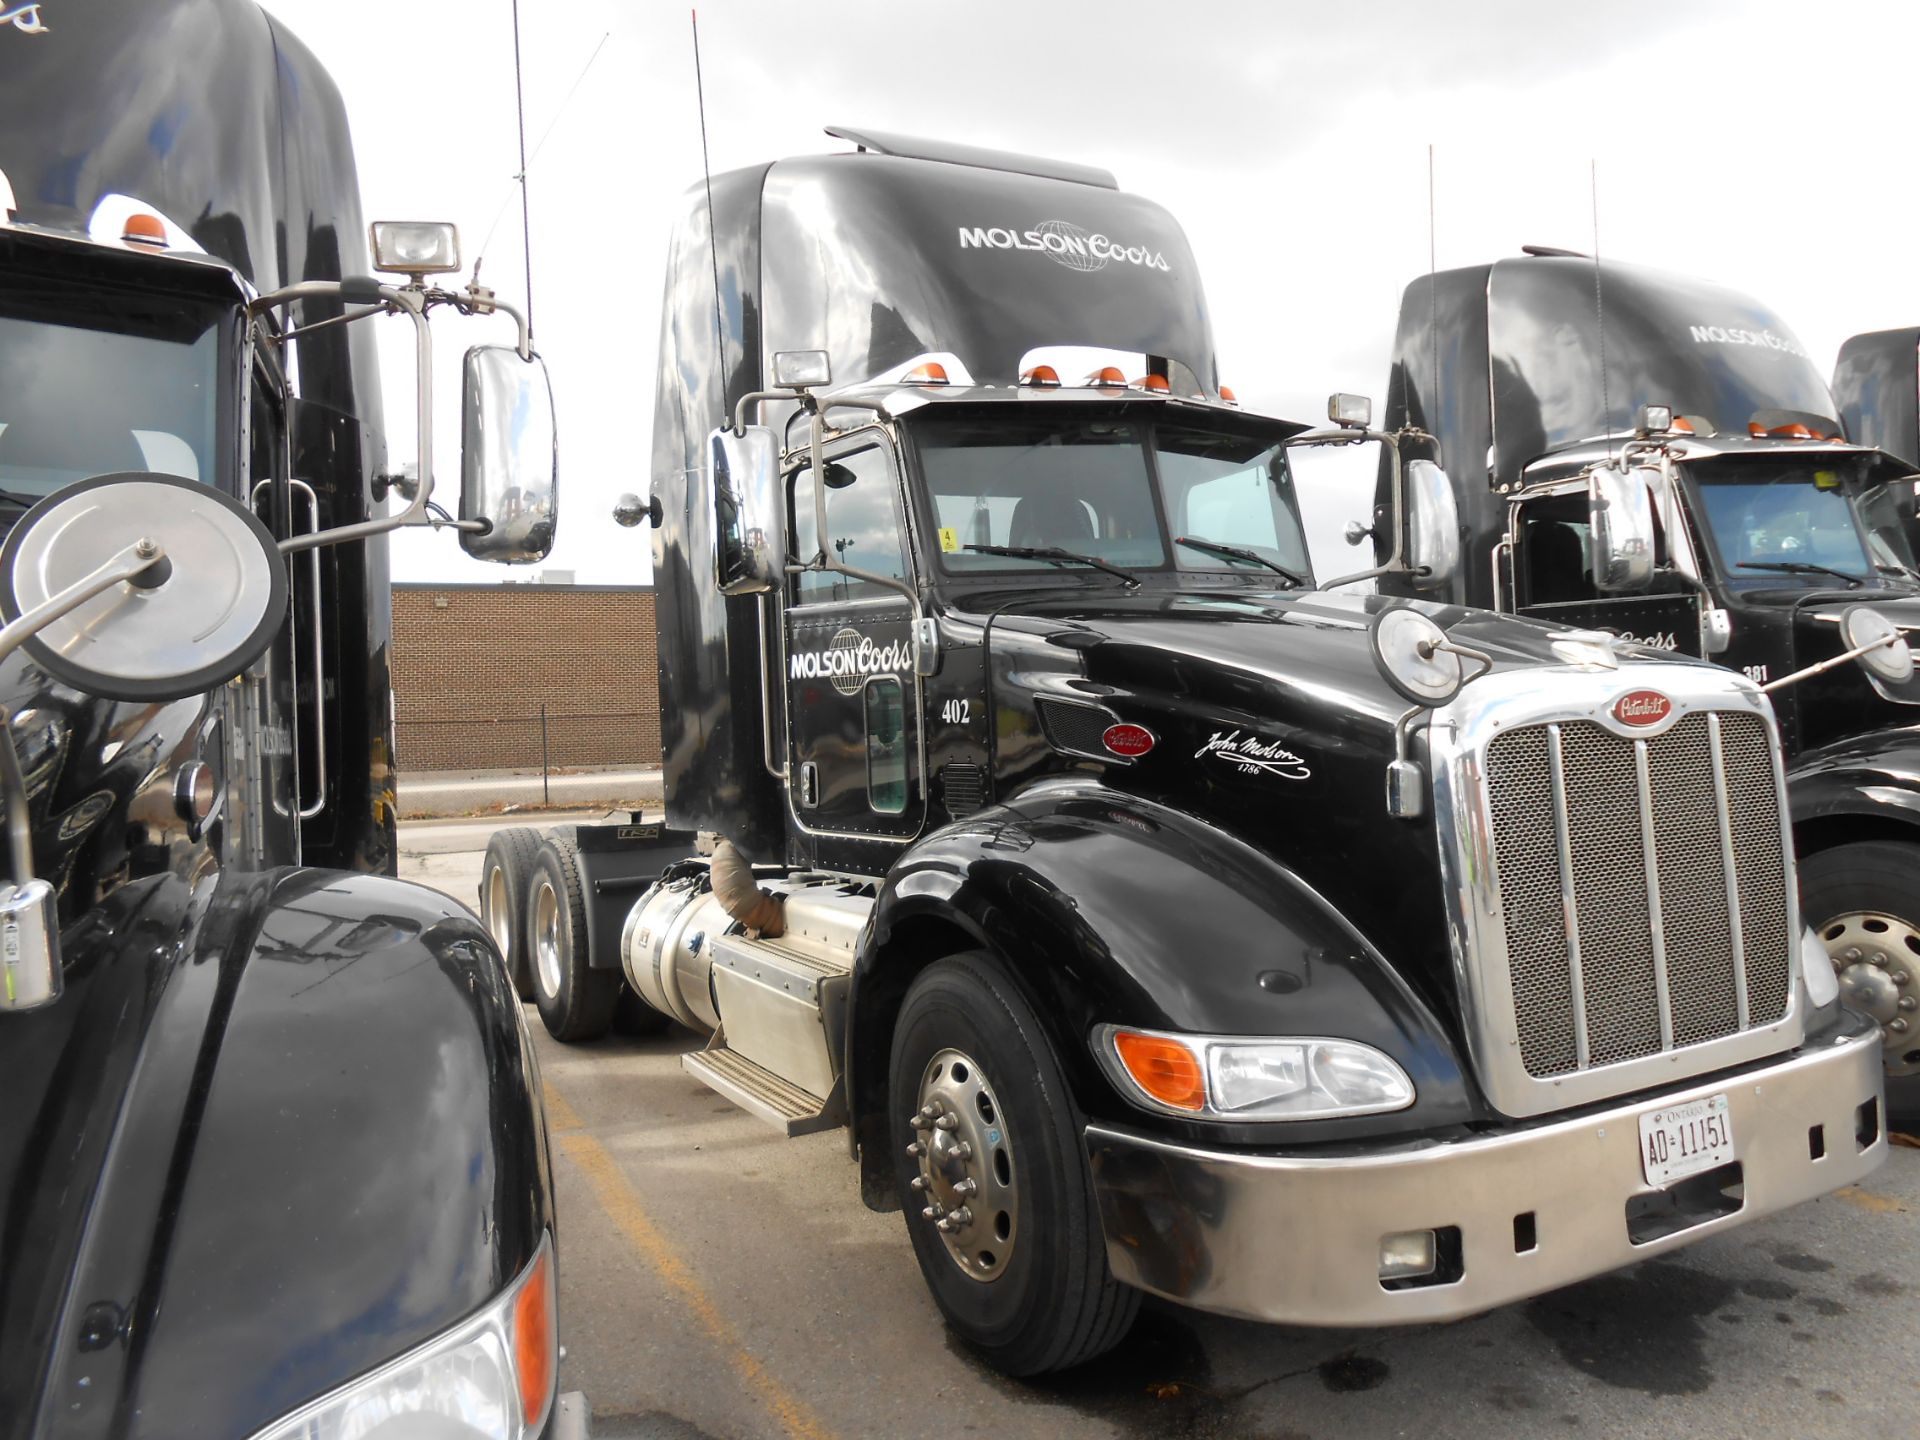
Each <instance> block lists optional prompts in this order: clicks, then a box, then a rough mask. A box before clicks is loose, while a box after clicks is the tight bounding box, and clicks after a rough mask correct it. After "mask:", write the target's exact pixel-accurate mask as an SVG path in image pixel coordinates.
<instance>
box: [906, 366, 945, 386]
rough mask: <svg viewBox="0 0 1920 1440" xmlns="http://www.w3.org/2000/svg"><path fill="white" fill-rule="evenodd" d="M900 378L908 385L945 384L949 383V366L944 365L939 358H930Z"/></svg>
mask: <svg viewBox="0 0 1920 1440" xmlns="http://www.w3.org/2000/svg"><path fill="white" fill-rule="evenodd" d="M900 380H901V383H902V384H906V385H945V384H946V383H947V367H946V366H944V365H942V364H941V363H940V362H939V361H938V360H929V361H928V362H927V363H926V364H924V365H916V366H914V367H913V369H911V370H909V371H908V372H907V373H906V374H905V375H902V376H901V377H900Z"/></svg>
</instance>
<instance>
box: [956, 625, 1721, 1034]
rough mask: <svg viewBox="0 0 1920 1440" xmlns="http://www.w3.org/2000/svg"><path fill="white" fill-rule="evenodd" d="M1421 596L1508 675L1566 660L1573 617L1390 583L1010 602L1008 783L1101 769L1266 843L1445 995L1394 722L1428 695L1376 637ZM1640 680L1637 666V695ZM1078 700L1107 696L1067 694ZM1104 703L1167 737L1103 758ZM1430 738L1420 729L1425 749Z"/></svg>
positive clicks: (1007, 789) (1001, 643)
mask: <svg viewBox="0 0 1920 1440" xmlns="http://www.w3.org/2000/svg"><path fill="white" fill-rule="evenodd" d="M1409 603H1412V604H1414V605H1416V606H1417V607H1418V608H1420V609H1421V610H1423V611H1424V612H1425V613H1426V614H1428V615H1430V616H1431V617H1432V618H1433V619H1434V620H1435V622H1436V623H1438V624H1439V625H1441V626H1442V627H1443V628H1444V629H1446V630H1447V631H1448V633H1449V634H1450V635H1451V636H1452V637H1453V638H1454V639H1455V640H1457V641H1459V642H1460V643H1462V644H1464V645H1467V646H1470V647H1472V648H1474V649H1476V650H1479V651H1482V652H1483V653H1485V654H1486V655H1488V656H1489V657H1490V658H1491V660H1492V663H1493V667H1494V669H1495V671H1506V670H1514V669H1535V670H1539V671H1540V672H1541V673H1542V675H1543V676H1546V675H1550V674H1551V673H1553V671H1554V670H1555V669H1556V668H1564V667H1565V666H1566V663H1567V662H1565V661H1564V660H1562V659H1561V658H1560V657H1559V656H1557V655H1556V654H1555V653H1554V651H1553V649H1552V643H1551V642H1552V641H1553V639H1554V637H1555V636H1556V634H1559V633H1564V631H1563V629H1562V627H1556V626H1549V625H1542V624H1536V623H1533V622H1531V621H1525V620H1516V619H1513V618H1509V617H1504V616H1500V615H1495V614H1492V613H1489V612H1485V611H1477V610H1468V609H1464V608H1461V607H1457V606H1441V605H1429V604H1423V603H1421V602H1408V601H1404V600H1396V599H1392V598H1389V597H1383V596H1371V595H1365V596H1361V595H1354V596H1349V595H1334V594H1323V593H1319V592H1312V591H1308V592H1287V591H1232V592H1227V591H1206V592H1199V591H1184V592H1175V593H1166V592H1160V593H1152V592H1147V591H1144V590H1143V591H1139V592H1134V593H1131V594H1126V593H1117V592H1105V591H1103V592H1095V591H1093V590H1092V589H1091V587H1089V589H1087V590H1081V591H1076V592H1075V593H1074V594H1073V595H1071V596H1069V597H1060V598H1055V597H1053V596H1049V597H1047V598H1045V599H1029V600H1022V601H1018V602H1015V603H1013V604H1010V605H1006V606H1003V607H1002V609H1001V611H1000V613H999V614H998V616H997V617H996V618H995V620H994V622H993V626H992V634H991V640H990V648H991V661H992V671H993V684H994V697H993V698H994V704H995V706H996V707H997V708H998V709H1000V710H1003V711H1004V710H1006V709H1009V708H1014V709H1025V710H1026V711H1027V713H1028V714H1029V715H1031V716H1032V723H1030V724H1025V725H1021V726H1017V727H1016V726H1010V725H1008V724H1006V723H1005V722H1004V721H1003V722H1002V723H1001V724H1000V725H999V727H998V729H999V734H998V738H997V744H998V747H999V753H998V757H997V759H998V765H997V779H998V784H999V792H998V793H999V794H1000V795H1001V796H1002V797H1011V799H1012V802H1013V803H1014V804H1015V805H1017V804H1018V790H1019V788H1020V786H1021V785H1023V784H1024V783H1027V782H1029V781H1030V780H1034V779H1038V778H1040V777H1042V776H1044V775H1045V774H1047V773H1049V772H1051V773H1058V771H1059V770H1060V769H1062V768H1063V767H1067V768H1071V767H1077V766H1091V765H1097V766H1099V767H1100V768H1101V770H1102V772H1103V778H1104V780H1105V782H1106V783H1107V784H1110V785H1113V786H1115V787H1117V788H1121V789H1126V790H1130V791H1133V792H1135V793H1138V794H1140V795H1142V796H1144V797H1146V798H1149V799H1152V800H1155V801H1157V802H1159V803H1162V804H1166V805H1170V806H1172V807H1174V808H1176V809H1179V810H1181V811H1184V812H1186V813H1190V814H1195V815H1199V816H1202V817H1204V818H1205V819H1206V820H1208V821H1209V822H1210V823H1212V824H1215V825H1218V826H1220V827H1222V828H1224V829H1226V830H1228V831H1229V832H1231V833H1234V834H1236V835H1239V836H1240V837H1242V838H1243V839H1245V840H1247V841H1248V842H1249V843H1252V844H1254V845H1256V846H1258V847H1259V848H1261V849H1262V850H1264V851H1266V852H1267V853H1268V854H1270V855H1271V856H1273V858H1274V859H1276V860H1278V861H1279V862H1280V863H1282V864H1284V865H1286V866H1287V867H1289V868H1290V869H1292V870H1293V871H1294V872H1295V873H1296V874H1298V875H1299V876H1301V877H1302V878H1303V879H1304V880H1306V881H1307V883H1308V884H1310V885H1311V886H1312V887H1313V888H1314V889H1316V890H1318V891H1319V892H1320V893H1321V894H1322V895H1323V896H1325V897H1326V898H1327V899H1328V900H1329V901H1330V902H1331V903H1333V904H1334V905H1335V906H1336V907H1337V908H1338V909H1339V910H1340V911H1341V912H1343V913H1344V914H1346V915H1348V916H1350V917H1353V918H1354V920H1355V921H1356V923H1357V924H1358V925H1359V927H1360V928H1361V930H1362V932H1363V933H1364V934H1366V935H1367V937H1368V938H1369V939H1370V940H1371V941H1372V942H1373V943H1374V944H1376V945H1377V946H1379V947H1380V948H1381V949H1382V950H1383V951H1384V952H1385V953H1388V954H1398V955H1404V956H1408V957H1409V958H1410V959H1411V960H1412V961H1413V962H1414V966H1413V968H1414V969H1415V970H1416V971H1417V972H1419V973H1421V974H1423V975H1424V977H1425V986H1424V988H1425V989H1426V992H1427V994H1428V997H1429V999H1431V1000H1434V1001H1443V1000H1444V997H1445V996H1446V995H1447V994H1449V993H1450V992H1451V989H1452V980H1451V967H1452V962H1451V957H1450V955H1449V954H1448V953H1447V947H1446V934H1447V929H1446V922H1445V916H1444V914H1443V913H1442V898H1443V897H1442V892H1441V886H1440V874H1439V857H1438V854H1437V851H1436V844H1435V838H1434V832H1433V826H1432V823H1431V820H1430V819H1428V818H1419V819H1413V820H1403V819H1395V818H1393V817H1391V816H1390V815H1389V814H1388V813H1387V810H1386V800H1385V796H1386V788H1385V786H1386V767H1387V764H1388V762H1389V761H1390V760H1391V759H1392V758H1393V755H1394V726H1395V722H1396V721H1397V720H1398V719H1399V717H1401V716H1402V715H1404V714H1405V713H1407V711H1408V710H1410V709H1411V708H1413V707H1412V705H1411V703H1410V702H1409V701H1407V700H1405V699H1403V698H1402V697H1401V696H1400V695H1399V694H1398V693H1397V692H1396V691H1394V689H1393V688H1392V687H1391V686H1390V685H1389V684H1388V683H1387V681H1386V679H1385V678H1384V676H1382V675H1381V673H1380V672H1379V670H1378V669H1377V668H1376V666H1375V664H1374V660H1373V655H1372V648H1371V645H1370V643H1369V639H1368V634H1367V631H1368V627H1369V625H1370V623H1371V622H1372V620H1373V618H1374V616H1376V615H1377V614H1378V613H1380V612H1381V611H1382V610H1385V609H1388V608H1393V607H1399V606H1405V605H1407V604H1409ZM1618 653H1619V655H1620V657H1621V659H1622V660H1623V662H1629V663H1633V662H1643V661H1644V662H1646V663H1647V664H1650V665H1651V664H1661V665H1672V664H1686V665H1693V664H1697V663H1698V662H1694V661H1688V660H1678V661H1676V660H1675V659H1674V658H1673V657H1672V656H1670V655H1667V654H1665V653H1663V652H1660V651H1653V650H1645V649H1641V648H1639V647H1634V646H1622V647H1620V648H1619V651H1618ZM1633 683H1634V682H1633V681H1631V680H1629V679H1628V678H1627V677H1626V676H1625V675H1624V674H1623V676H1622V681H1621V688H1622V689H1623V690H1625V689H1628V688H1631V686H1632V684H1633ZM1076 704H1077V705H1079V706H1083V707H1084V706H1089V705H1091V706H1095V707H1098V708H1097V709H1096V710H1095V711H1093V712H1092V713H1091V715H1089V712H1087V711H1086V710H1084V709H1083V710H1080V711H1073V710H1061V709H1058V708H1056V707H1058V706H1072V705H1076ZM1102 711H1104V712H1106V713H1107V714H1108V715H1110V716H1111V717H1113V718H1114V719H1117V720H1119V721H1121V722H1127V723H1131V724H1134V725H1138V726H1141V727H1143V728H1144V729H1145V730H1147V731H1148V732H1150V734H1151V736H1152V748H1151V749H1150V750H1149V751H1148V752H1147V753H1145V754H1142V755H1140V756H1138V757H1137V758H1135V759H1132V760H1128V759H1125V758H1122V757H1116V756H1113V755H1110V754H1106V753H1104V747H1103V745H1102V741H1101V730H1100V726H1101V725H1103V724H1104V723H1106V722H1105V720H1104V719H1103V718H1101V715H1100V712H1102ZM1076 720H1077V721H1078V722H1079V723H1078V726H1077V728H1076V727H1075V721H1076ZM1424 749H1425V747H1424V741H1423V740H1422V739H1421V737H1420V734H1419V732H1416V737H1415V744H1414V750H1413V753H1414V755H1415V756H1421V755H1423V754H1424ZM1356 857H1367V863H1366V864H1364V865H1362V864H1357V863H1356ZM1445 1008H1449V1009H1451V1008H1453V1007H1452V1006H1450V1005H1448V1006H1446V1007H1445Z"/></svg>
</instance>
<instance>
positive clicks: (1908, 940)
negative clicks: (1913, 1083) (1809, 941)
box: [1820, 910, 1920, 1075]
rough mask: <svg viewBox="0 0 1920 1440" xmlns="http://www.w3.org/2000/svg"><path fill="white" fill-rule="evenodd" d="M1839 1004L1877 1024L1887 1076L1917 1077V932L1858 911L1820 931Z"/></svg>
mask: <svg viewBox="0 0 1920 1440" xmlns="http://www.w3.org/2000/svg"><path fill="white" fill-rule="evenodd" d="M1820 942H1821V943H1822V944H1823V945H1825V946H1826V947H1827V954H1828V956H1830V957H1831V958H1832V960H1833V968H1834V970H1835V971H1836V972H1837V973H1838V974H1839V977H1840V998H1841V1000H1842V1001H1844V1002H1845V1003H1846V1004H1847V1005H1848V1006H1849V1007H1851V1008H1852V1009H1855V1010H1858V1011H1860V1012H1861V1013H1862V1014H1863V1015H1871V1016H1872V1017H1873V1018H1874V1019H1875V1020H1877V1021H1879V1022H1880V1043H1881V1045H1882V1046H1883V1047H1884V1049H1885V1053H1886V1062H1887V1073H1888V1074H1889V1075H1912V1074H1916V1073H1920V931H1917V930H1915V928H1914V927H1913V926H1912V925H1911V924H1909V923H1908V922H1907V921H1905V920H1902V919H1901V918H1900V917H1899V916H1897V915H1884V914H1881V913H1879V912H1877V911H1872V910H1861V911H1855V912H1854V913H1852V914H1848V915H1837V916H1835V917H1834V918H1833V919H1832V920H1830V921H1828V922H1827V923H1826V925H1824V926H1823V927H1821V930H1820Z"/></svg>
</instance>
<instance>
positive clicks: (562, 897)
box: [525, 831, 620, 1041]
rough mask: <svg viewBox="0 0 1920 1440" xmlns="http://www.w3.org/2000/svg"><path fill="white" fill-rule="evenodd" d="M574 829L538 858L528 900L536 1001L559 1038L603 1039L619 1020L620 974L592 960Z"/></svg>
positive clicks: (558, 835) (555, 837)
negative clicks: (616, 1016) (615, 1015)
mask: <svg viewBox="0 0 1920 1440" xmlns="http://www.w3.org/2000/svg"><path fill="white" fill-rule="evenodd" d="M574 853H575V852H574V846H573V836H572V834H571V833H563V832H560V831H555V832H554V833H553V834H550V835H549V836H547V838H546V840H545V841H544V842H543V843H542V844H541V846H540V849H539V851H538V853H536V854H535V856H534V859H533V874H532V876H531V877H530V880H529V882H528V887H527V903H526V906H525V924H526V932H525V933H526V946H527V962H528V966H529V968H530V969H531V971H532V973H533V1003H534V1004H535V1005H537V1006H538V1007H539V1009H540V1019H541V1022H542V1023H543V1024H545V1025H546V1027H547V1033H548V1034H549V1035H551V1036H553V1038H554V1039H556V1040H566V1041H580V1040H597V1039H599V1038H600V1036H602V1035H604V1034H606V1033H607V1027H608V1025H610V1024H611V1023H612V1022H613V1007H614V1004H615V1002H616V1001H618V999H619V998H620V974H619V972H618V971H616V970H594V969H591V968H590V967H589V966H588V964H587V906H586V898H585V894H586V892H585V889H584V887H583V886H582V884H581V882H580V866H579V863H578V862H577V861H576V860H575V858H574Z"/></svg>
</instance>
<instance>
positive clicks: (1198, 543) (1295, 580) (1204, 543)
mask: <svg viewBox="0 0 1920 1440" xmlns="http://www.w3.org/2000/svg"><path fill="white" fill-rule="evenodd" d="M1173 543H1174V544H1176V545H1185V546H1187V547H1189V548H1190V549H1194V550H1199V551H1202V552H1204V553H1205V554H1208V555H1218V556H1220V557H1221V558H1222V559H1225V560H1239V561H1241V562H1243V563H1245V564H1248V565H1264V566H1266V567H1267V569H1269V570H1271V571H1273V573H1274V574H1276V575H1278V576H1280V577H1281V578H1282V579H1283V580H1285V581H1287V583H1288V584H1289V585H1291V586H1292V587H1293V588H1294V589H1295V590H1311V589H1312V588H1313V586H1311V585H1310V584H1308V583H1307V577H1306V576H1304V575H1296V574H1295V573H1294V572H1293V571H1291V570H1289V569H1287V567H1286V566H1284V565H1281V564H1278V563H1277V562H1275V561H1272V560H1269V559H1267V557H1266V556H1264V555H1262V554H1260V553H1259V552H1258V551H1257V550H1249V549H1247V548H1246V547H1245V546H1243V545H1222V544H1221V543H1220V542H1219V541H1218V540H1196V539H1194V538H1193V537H1192V536H1191V535H1176V536H1174V537H1173Z"/></svg>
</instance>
